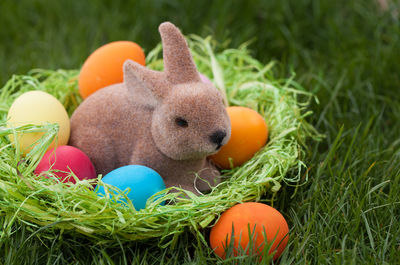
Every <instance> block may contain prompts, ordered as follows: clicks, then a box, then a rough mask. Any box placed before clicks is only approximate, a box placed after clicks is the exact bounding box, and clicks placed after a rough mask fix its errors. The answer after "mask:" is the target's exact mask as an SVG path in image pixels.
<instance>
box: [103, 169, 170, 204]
mask: <svg viewBox="0 0 400 265" xmlns="http://www.w3.org/2000/svg"><path fill="white" fill-rule="evenodd" d="M102 181H103V182H104V183H106V184H109V185H113V186H115V187H117V188H118V189H120V190H121V191H124V190H126V189H127V188H129V189H130V192H129V193H128V194H127V197H128V198H129V199H130V200H131V201H132V203H133V205H134V206H135V209H136V210H140V209H144V208H145V207H146V202H147V200H148V199H149V198H150V197H151V196H153V195H154V194H155V193H157V192H159V191H162V190H164V189H165V184H164V181H163V179H162V178H161V176H160V175H159V174H158V173H157V172H156V171H154V170H153V169H151V168H148V167H145V166H141V165H129V166H123V167H120V168H117V169H115V170H113V171H111V172H110V173H108V174H107V175H105V176H104V177H103V179H102ZM96 192H97V193H98V194H99V195H105V191H104V187H103V186H99V185H98V186H97V187H96ZM110 195H111V194H110ZM124 201H125V200H124ZM163 204H164V203H162V205H163Z"/></svg>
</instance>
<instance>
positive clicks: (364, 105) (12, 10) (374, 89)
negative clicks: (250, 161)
mask: <svg viewBox="0 0 400 265" xmlns="http://www.w3.org/2000/svg"><path fill="white" fill-rule="evenodd" d="M399 5H400V3H399V1H391V6H390V7H391V9H392V10H393V9H394V8H399ZM165 20H170V21H172V22H173V23H176V24H177V25H178V26H179V27H180V28H181V29H182V31H183V32H184V33H186V34H188V33H195V34H199V35H202V36H206V35H209V34H212V35H213V37H214V38H216V39H217V40H219V41H220V42H222V43H226V45H227V47H237V46H238V45H240V44H241V43H243V42H245V41H248V40H253V42H252V44H251V46H250V48H251V49H252V50H253V51H254V57H256V58H257V59H260V60H261V61H263V62H265V63H268V62H269V61H270V60H277V61H278V62H279V67H278V69H279V70H277V72H278V73H277V74H278V75H280V76H281V77H282V78H286V77H288V76H290V74H291V73H292V72H295V73H296V77H295V80H296V81H297V82H298V83H300V84H301V85H302V86H303V87H305V88H308V89H309V90H310V91H312V92H313V93H315V94H316V95H317V96H318V99H319V104H318V103H317V102H314V103H313V105H312V106H311V109H312V110H313V111H314V112H315V115H313V117H312V120H311V122H312V123H313V124H315V125H316V127H317V129H318V130H319V131H320V132H322V133H324V134H326V139H325V141H323V142H321V143H310V152H309V158H308V161H307V162H308V163H307V164H308V165H310V168H309V174H310V181H309V182H307V183H305V184H304V185H303V186H301V187H299V188H298V190H297V193H296V195H295V196H294V197H290V194H292V190H290V189H293V188H291V187H286V189H282V192H281V193H280V194H279V197H278V199H277V201H276V203H275V205H274V207H276V208H277V209H278V210H279V211H281V212H282V213H283V214H284V216H285V217H286V218H287V220H288V223H289V227H290V228H291V234H290V240H289V246H288V250H287V251H285V253H284V255H283V257H282V259H281V264H398V262H399V260H400V229H399V227H400V93H399V92H400V52H399V51H400V40H399V38H400V23H399V20H398V18H395V17H393V16H392V15H391V13H390V12H382V11H380V10H379V8H378V5H377V4H376V2H375V1H373V0H365V1H358V0H349V1H345V0H338V1H316V0H297V1H296V0H281V1H255V0H249V1H232V2H231V1H140V2H139V1H117V0H115V1H39V0H31V1H28V0H21V1H11V0H2V1H0V83H1V86H2V85H3V84H4V83H5V81H6V80H7V79H9V78H10V77H11V75H12V74H14V73H16V74H23V73H26V72H27V71H28V70H30V69H32V68H49V69H58V68H65V69H70V68H73V69H76V68H79V67H80V65H81V64H82V63H83V61H84V60H85V58H86V57H87V56H88V54H89V53H90V52H91V51H93V50H94V49H95V48H97V47H99V46H100V45H102V44H104V43H107V42H110V41H113V40H120V39H128V40H133V41H136V42H137V43H139V44H140V45H141V46H142V47H144V48H145V50H146V51H149V50H150V49H151V48H153V47H154V46H155V44H156V43H158V42H159V34H158V32H157V27H158V24H159V23H160V22H162V21H165ZM0 225H2V221H1V219H0ZM38 229H48V228H46V227H45V228H38ZM35 231H37V230H35V229H33V228H29V227H27V226H25V225H24V224H21V226H19V227H15V232H14V234H13V236H12V237H10V238H7V239H6V240H4V241H3V242H0V263H4V264H45V263H48V264H66V263H68V264H71V263H73V264H113V263H115V264H129V263H131V262H135V263H137V264H212V263H219V262H221V261H220V260H218V259H217V258H216V257H215V256H214V255H213V254H212V253H211V252H210V250H209V248H208V247H207V246H204V245H199V244H197V243H196V242H197V241H196V240H194V239H193V236H192V235H191V233H190V232H188V233H187V234H186V235H185V236H183V237H182V239H181V240H180V242H179V245H178V246H177V247H176V248H175V249H173V250H171V249H165V250H160V249H158V248H157V247H156V246H154V245H152V244H151V242H142V243H140V244H137V243H133V244H131V245H127V246H121V247H120V248H117V249H115V248H113V249H107V248H104V247H102V248H100V247H98V246H93V245H88V244H87V242H82V241H81V240H75V239H74V238H73V237H71V236H66V235H63V234H62V233H61V232H59V234H58V235H57V237H58V239H57V240H51V241H50V240H46V238H43V237H40V236H39V233H36V232H35ZM54 233H57V232H54ZM204 235H205V236H207V235H208V233H207V231H204ZM116 240H117V239H116ZM234 262H235V261H234V260H229V261H227V262H226V263H227V264H231V263H234ZM251 262H252V261H251V259H246V258H245V257H242V258H238V260H237V262H236V263H240V264H252V263H251Z"/></svg>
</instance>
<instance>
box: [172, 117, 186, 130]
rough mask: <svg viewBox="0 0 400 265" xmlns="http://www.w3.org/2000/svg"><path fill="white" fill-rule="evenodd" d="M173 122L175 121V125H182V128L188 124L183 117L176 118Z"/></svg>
mask: <svg viewBox="0 0 400 265" xmlns="http://www.w3.org/2000/svg"><path fill="white" fill-rule="evenodd" d="M175 123H176V125H178V126H179V127H182V128H186V127H188V126H189V125H188V122H187V121H186V120H185V119H184V118H181V117H178V118H176V119H175Z"/></svg>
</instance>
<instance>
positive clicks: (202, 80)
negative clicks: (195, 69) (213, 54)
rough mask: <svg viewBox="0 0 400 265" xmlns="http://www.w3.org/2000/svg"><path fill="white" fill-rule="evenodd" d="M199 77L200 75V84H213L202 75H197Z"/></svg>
mask: <svg viewBox="0 0 400 265" xmlns="http://www.w3.org/2000/svg"><path fill="white" fill-rule="evenodd" d="M199 75H200V80H201V82H203V83H206V84H208V85H212V84H213V83H212V82H211V80H210V79H208V77H207V76H205V75H203V74H202V73H199Z"/></svg>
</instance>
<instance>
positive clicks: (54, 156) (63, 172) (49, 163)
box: [35, 145, 96, 183]
mask: <svg viewBox="0 0 400 265" xmlns="http://www.w3.org/2000/svg"><path fill="white" fill-rule="evenodd" d="M50 169H51V170H53V171H54V172H53V174H54V175H56V176H57V177H58V178H59V179H60V180H61V181H63V182H71V183H75V182H76V181H75V178H74V177H72V176H68V175H70V172H73V173H74V174H75V175H76V176H77V177H78V179H79V180H83V179H93V178H96V171H95V169H94V166H93V164H92V162H91V161H90V159H89V157H88V156H87V155H86V154H85V153H84V152H82V151H81V150H79V149H78V148H76V147H73V146H68V145H63V146H59V147H57V148H55V149H54V148H53V149H50V150H48V151H47V152H46V153H45V154H44V156H43V158H42V160H40V162H39V164H38V166H37V167H36V169H35V174H36V175H40V174H41V173H43V172H46V171H49V170H50Z"/></svg>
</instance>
